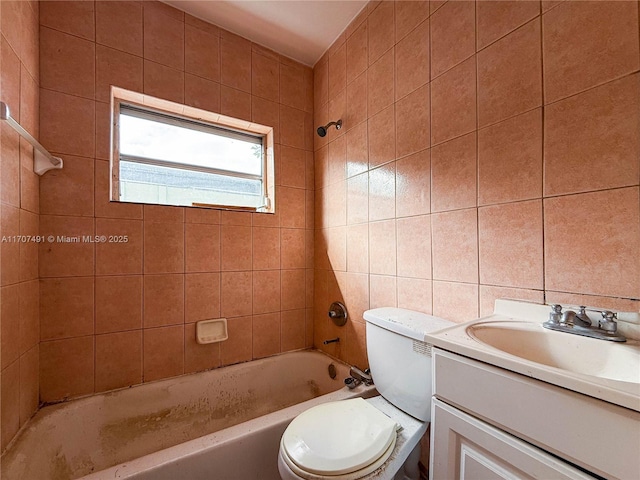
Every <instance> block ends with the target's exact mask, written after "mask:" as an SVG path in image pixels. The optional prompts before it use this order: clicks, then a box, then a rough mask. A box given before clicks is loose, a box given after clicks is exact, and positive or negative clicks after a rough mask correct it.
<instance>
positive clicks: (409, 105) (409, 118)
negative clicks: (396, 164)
mask: <svg viewBox="0 0 640 480" xmlns="http://www.w3.org/2000/svg"><path fill="white" fill-rule="evenodd" d="M430 116H431V115H430V108H429V85H424V86H422V87H420V88H418V89H417V90H415V91H414V92H413V93H410V94H409V95H407V96H406V97H404V98H403V99H401V100H398V101H397V102H396V157H398V158H400V157H404V156H405V155H410V154H412V153H415V152H418V151H420V150H424V149H425V148H428V147H429V145H430V144H429V132H430V127H431V125H430Z"/></svg>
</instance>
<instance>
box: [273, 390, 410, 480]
mask: <svg viewBox="0 0 640 480" xmlns="http://www.w3.org/2000/svg"><path fill="white" fill-rule="evenodd" d="M398 428H399V425H398V424H397V423H396V422H395V421H394V420H392V419H391V418H389V417H388V416H387V415H385V414H384V413H382V412H381V411H380V410H378V409H377V408H375V407H374V406H372V405H371V404H370V403H368V402H366V401H365V400H363V399H362V398H354V399H351V400H342V401H338V402H329V403H324V404H321V405H317V406H315V407H312V408H310V409H309V410H306V411H305V412H303V413H301V414H300V415H298V417H296V418H295V419H294V420H293V421H292V422H291V423H290V424H289V426H288V427H287V429H286V431H285V433H284V434H283V435H282V440H281V453H282V458H283V460H284V461H285V463H286V464H287V465H288V466H289V468H290V469H291V470H292V471H293V472H294V473H295V474H296V475H298V476H300V477H302V478H318V477H323V476H331V478H335V479H345V480H346V479H355V478H360V477H363V476H365V475H367V474H368V473H370V472H373V471H374V470H376V469H377V468H379V467H380V466H381V465H382V464H384V462H385V461H386V460H387V459H388V458H389V456H390V455H391V453H392V452H393V449H394V447H395V444H396V438H397V433H396V432H397V429H398Z"/></svg>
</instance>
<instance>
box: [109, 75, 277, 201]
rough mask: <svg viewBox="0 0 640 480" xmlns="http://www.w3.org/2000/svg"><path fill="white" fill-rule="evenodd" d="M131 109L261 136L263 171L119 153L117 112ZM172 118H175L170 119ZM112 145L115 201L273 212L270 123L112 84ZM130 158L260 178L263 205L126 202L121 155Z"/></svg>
mask: <svg viewBox="0 0 640 480" xmlns="http://www.w3.org/2000/svg"><path fill="white" fill-rule="evenodd" d="M127 109H130V110H131V111H136V114H137V115H139V116H140V117H142V118H148V119H153V117H155V118H156V121H158V116H162V117H163V118H162V120H163V123H168V124H175V125H179V126H181V127H184V126H185V124H191V125H192V126H193V127H194V128H193V129H194V130H200V131H205V132H207V133H211V131H212V130H215V129H220V130H222V131H223V132H224V133H228V134H229V135H228V136H229V137H233V134H234V133H237V134H238V137H240V136H252V137H261V138H262V175H254V174H248V173H242V172H234V171H229V170H224V169H218V168H213V167H204V166H199V165H189V164H180V163H177V162H171V161H166V160H160V159H148V158H146V157H138V156H135V155H125V154H120V148H119V147H120V138H119V135H120V114H121V111H122V110H125V113H126V110H127ZM172 119H175V122H171V120H172ZM110 133H111V137H110V138H111V148H110V160H109V168H110V178H111V181H110V188H109V191H110V194H109V197H110V200H111V201H112V202H118V203H135V204H142V205H167V206H182V207H195V208H213V209H220V210H239V211H251V212H258V213H275V176H274V174H275V172H274V170H275V168H274V162H275V158H274V135H273V127H269V126H266V125H260V124H257V123H253V122H248V121H245V120H240V119H237V118H233V117H228V116H226V115H221V114H218V113H214V112H209V111H206V110H202V109H199V108H195V107H190V106H187V105H182V104H179V103H176V102H171V101H168V100H162V99H159V98H156V97H152V96H150V95H146V94H140V93H136V92H132V91H129V90H125V89H123V88H119V87H114V86H112V87H111V132H110ZM121 158H122V160H125V161H126V160H129V161H133V162H136V163H140V164H145V165H157V166H160V167H169V168H177V169H182V170H187V171H197V172H206V173H212V174H218V175H225V176H229V177H233V178H249V179H254V180H257V179H260V180H261V181H262V196H263V202H262V203H263V205H262V206H259V207H248V206H239V205H222V204H209V203H198V202H193V203H192V204H191V205H175V204H169V203H146V202H127V201H124V200H121V199H120V179H119V176H120V159H121Z"/></svg>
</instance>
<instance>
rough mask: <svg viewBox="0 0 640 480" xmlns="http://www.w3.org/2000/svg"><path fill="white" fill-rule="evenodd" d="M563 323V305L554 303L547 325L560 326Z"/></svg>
mask: <svg viewBox="0 0 640 480" xmlns="http://www.w3.org/2000/svg"><path fill="white" fill-rule="evenodd" d="M561 321H562V305H560V304H558V303H554V304H553V305H551V312H549V320H548V321H547V324H549V325H558V324H559V323H560V322H561Z"/></svg>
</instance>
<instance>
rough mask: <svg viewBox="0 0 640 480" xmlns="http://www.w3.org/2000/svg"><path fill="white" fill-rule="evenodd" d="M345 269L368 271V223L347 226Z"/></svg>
mask: <svg viewBox="0 0 640 480" xmlns="http://www.w3.org/2000/svg"><path fill="white" fill-rule="evenodd" d="M347 271H349V272H361V273H368V272H369V225H368V224H367V223H361V224H358V225H350V226H349V227H347Z"/></svg>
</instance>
